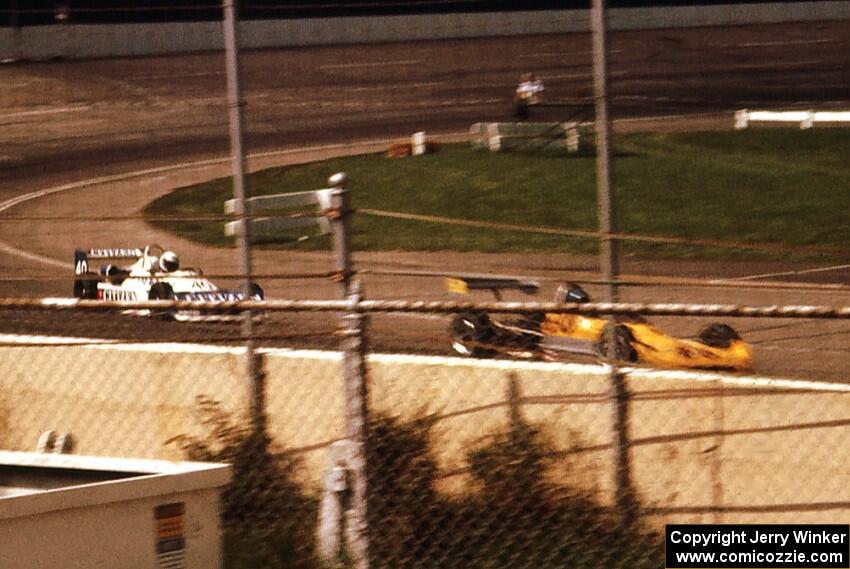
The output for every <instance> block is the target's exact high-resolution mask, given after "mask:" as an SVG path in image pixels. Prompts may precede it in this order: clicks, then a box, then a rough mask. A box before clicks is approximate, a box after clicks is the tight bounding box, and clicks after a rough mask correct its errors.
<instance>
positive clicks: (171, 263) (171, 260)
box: [159, 251, 180, 273]
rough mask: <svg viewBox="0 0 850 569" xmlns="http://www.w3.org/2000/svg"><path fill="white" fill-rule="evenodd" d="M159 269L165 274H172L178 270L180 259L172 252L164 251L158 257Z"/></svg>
mask: <svg viewBox="0 0 850 569" xmlns="http://www.w3.org/2000/svg"><path fill="white" fill-rule="evenodd" d="M159 268H160V269H162V270H163V271H164V272H166V273H172V272H174V271H176V270H177V269H179V268H180V259H179V258H178V257H177V253H175V252H174V251H165V252H164V253H163V254H162V255H161V256H160V257H159Z"/></svg>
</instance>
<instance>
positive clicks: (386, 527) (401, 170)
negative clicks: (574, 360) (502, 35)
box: [147, 130, 850, 569]
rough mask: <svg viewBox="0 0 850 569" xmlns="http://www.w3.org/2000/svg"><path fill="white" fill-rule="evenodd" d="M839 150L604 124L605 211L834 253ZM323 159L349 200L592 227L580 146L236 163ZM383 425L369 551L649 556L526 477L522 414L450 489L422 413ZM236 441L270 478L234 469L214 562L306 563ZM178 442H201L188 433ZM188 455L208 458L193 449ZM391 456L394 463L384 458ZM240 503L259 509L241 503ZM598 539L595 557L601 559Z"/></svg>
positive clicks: (401, 559) (286, 176)
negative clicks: (466, 491) (608, 188)
mask: <svg viewBox="0 0 850 569" xmlns="http://www.w3.org/2000/svg"><path fill="white" fill-rule="evenodd" d="M848 149H850V131H839V130H813V131H808V132H800V131H791V130H769V131H744V132H735V133H699V134H676V135H670V134H641V135H633V136H627V137H626V136H624V137H618V139H617V152H616V158H615V185H616V189H617V193H618V202H619V206H618V210H619V223H620V227H621V228H622V230H623V231H627V232H631V233H639V234H652V235H675V236H681V237H688V238H700V239H717V240H725V241H735V242H773V243H784V244H788V245H792V246H794V245H809V244H818V245H829V246H831V247H834V248H835V254H834V255H833V257H835V258H840V257H842V252H843V256H844V258H846V252H847V251H848V249H847V243H848V241H850V223H848V221H849V220H848V214H850V191H848V186H849V185H848V182H850V174H848V171H847V169H846V167H845V162H844V160H845V159H846V156H847V154H848V152H847V151H848ZM337 171H346V172H347V173H348V174H349V176H350V179H351V184H350V185H351V188H352V192H353V202H354V205H355V206H356V207H360V208H374V209H381V210H390V211H402V212H412V213H422V214H429V215H438V216H446V217H456V218H463V219H472V220H482V221H496V222H503V223H512V224H526V225H542V226H549V227H559V228H566V229H585V230H593V229H594V228H595V226H596V210H595V188H594V158H593V157H592V156H577V157H564V156H563V155H559V156H554V155H549V156H540V155H530V154H526V155H524V154H491V153H489V152H484V151H473V150H471V149H469V148H467V147H465V146H448V147H445V148H443V149H442V150H441V151H440V152H439V153H437V154H433V155H429V156H424V157H417V158H408V159H389V158H385V157H383V156H381V155H372V156H363V157H356V158H345V159H339V160H329V161H327V162H320V163H316V164H310V165H305V166H297V167H292V168H286V169H273V170H268V171H265V172H261V173H258V174H256V175H253V176H251V177H250V178H249V188H250V191H251V193H252V194H253V195H260V194H269V193H278V192H287V191H304V190H309V189H318V188H321V187H324V186H325V180H326V178H327V176H328V175H329V174H331V173H334V172H337ZM230 193H231V186H230V180H229V179H225V180H217V181H214V182H211V183H209V184H203V185H200V186H196V187H192V188H184V189H181V190H179V191H177V192H174V193H173V194H171V195H169V196H166V197H164V198H162V199H160V200H158V201H157V202H155V203H154V204H152V205H151V206H150V207H149V208H148V211H147V213H148V214H149V215H180V216H185V215H191V214H219V213H220V212H221V211H222V202H223V201H224V200H225V199H227V198H229V197H230ZM157 224H158V225H160V226H162V227H164V228H166V229H169V230H172V231H177V232H180V233H182V234H184V235H186V236H189V237H191V238H194V239H197V240H199V241H202V242H206V243H209V244H212V245H216V246H227V245H228V244H229V243H228V241H227V240H226V239H225V238H224V237H223V232H222V226H221V222H179V223H176V222H168V223H166V222H162V221H159V222H157ZM355 234H356V235H355V239H354V247H355V250H363V249H371V250H391V249H408V250H441V249H455V250H466V251H505V250H511V251H522V250H530V251H541V250H551V251H555V250H566V251H582V252H591V251H593V250H594V248H595V243H594V242H593V240H587V239H585V240H576V239H570V240H566V239H564V238H560V237H552V236H545V235H529V234H522V233H518V232H513V231H490V230H480V229H470V228H465V227H450V226H443V225H433V224H423V223H416V222H402V221H393V220H388V219H382V218H374V217H369V216H366V215H362V214H361V215H358V216H356V220H355ZM267 245H269V246H273V247H274V246H277V247H299V248H303V247H316V246H327V242H326V241H324V240H322V239H318V240H311V241H307V242H304V243H296V242H295V241H293V240H292V239H291V238H280V239H277V240H276V241H272V242H268V243H267ZM637 247H640V249H637ZM626 248H627V250H629V249H631V250H632V251H633V252H637V253H638V254H642V255H647V256H648V255H659V254H663V255H665V256H692V257H701V258H715V259H725V258H742V257H743V256H744V255H752V254H753V253H751V252H749V253H748V252H743V251H733V250H726V249H715V250H707V249H700V248H684V247H682V246H676V247H665V248H661V246H647V245H645V244H628V245H627V246H626ZM774 255H775V254H774ZM797 255H800V253H798V254H797ZM827 258H828V256H824V257H823V260H826V259H827ZM384 426H385V427H386V428H385V429H383V430H381V429H380V428H378V427H379V425H374V426H373V427H374V428H373V433H378V432H380V433H383V435H382V436H381V437H379V439H380V440H378V441H373V443H372V444H371V445H370V448H372V452H373V453H378V454H379V455H382V456H380V457H373V460H377V463H379V464H385V465H391V467H390V466H388V470H387V472H391V473H393V476H390V477H386V478H383V479H376V480H373V481H371V482H370V484H372V486H373V488H378V489H379V490H378V491H377V492H376V493H375V495H376V496H379V497H380V496H389V497H392V500H394V502H393V504H377V503H376V504H372V505H371V506H370V508H373V511H375V512H379V513H380V514H379V515H378V516H377V517H376V519H375V520H373V521H372V522H371V527H372V528H373V530H374V535H373V536H372V539H373V546H374V552H373V553H374V555H375V559H376V560H377V562H376V563H377V565H378V566H379V567H417V568H422V569H424V568H427V567H430V566H442V567H454V566H456V565H457V566H463V567H466V568H469V567H472V568H475V567H482V568H484V567H506V566H526V567H531V566H534V567H541V568H544V569H548V568H552V569H555V568H560V567H567V566H574V567H592V566H599V564H600V563H602V564H607V565H610V566H612V567H657V566H659V564H661V563H662V560H661V556H662V555H663V549H662V545H661V541H660V538H659V537H657V536H654V535H653V534H652V533H651V532H646V529H645V528H643V527H642V526H640V525H638V526H635V527H632V528H627V529H626V530H617V529H616V528H615V527H614V526H612V525H611V518H610V514H611V512H610V511H608V510H607V509H606V508H604V507H601V506H598V505H596V504H595V503H594V501H593V500H592V499H591V498H590V497H585V496H582V495H580V494H575V493H574V491H572V490H570V489H569V488H554V487H548V486H545V485H544V484H543V483H542V482H541V481H542V480H543V479H544V477H545V476H544V471H545V470H546V469H547V468H548V466H551V465H548V463H547V462H546V461H547V460H548V459H547V458H546V457H551V456H554V455H553V454H552V453H551V452H550V451H548V450H547V449H546V446H545V444H542V445H541V441H542V440H543V439H541V438H540V437H541V434H542V433H541V432H540V431H537V430H535V427H530V426H522V425H520V426H518V428H517V429H515V430H514V431H512V432H511V433H506V434H504V433H503V434H493V435H492V437H491V439H489V440H490V441H491V442H490V445H489V446H486V447H485V448H482V449H478V450H477V451H474V452H472V453H471V454H470V457H469V461H470V467H471V469H472V472H473V473H478V475H479V479H478V486H477V487H480V488H481V491H479V492H477V493H476V492H472V493H471V494H470V495H469V496H466V497H465V499H464V500H462V501H452V500H450V499H446V498H443V497H441V496H440V495H439V493H437V492H436V491H435V490H434V489H433V488H432V487H431V482H432V480H431V477H433V475H434V474H435V472H436V470H435V466H434V465H433V464H432V461H431V459H430V458H429V456H430V445H429V443H428V439H429V437H428V435H427V429H426V432H421V433H419V434H416V432H418V431H416V432H414V431H415V429H414V431H410V426H404V425H399V424H392V425H391V424H387V425H384ZM213 438H215V437H213ZM246 440H247V439H246ZM215 442H216V441H213V443H215ZM219 442H220V441H219ZM388 445H389V446H388ZM212 446H216V445H214V444H213V445H212ZM231 446H232V445H231ZM242 446H243V445H242V443H239V444H237V445H236V446H235V447H233V448H230V447H228V446H227V445H225V447H224V449H225V450H227V452H226V453H225V455H226V456H224V455H223V456H216V457H214V458H217V459H221V458H226V459H228V460H234V459H235V462H236V463H237V464H239V463H240V460H239V459H240V456H243V455H244V458H246V459H247V462H246V463H245V465H247V469H248V470H247V471H248V472H256V473H257V476H259V477H260V478H261V479H264V476H265V475H264V474H262V473H263V472H266V470H268V471H269V473H271V472H272V471H273V475H272V476H269V477H268V479H269V480H277V482H275V483H269V484H266V483H265V482H262V480H260V479H258V480H251V481H250V484H248V485H247V486H243V487H240V486H233V487H232V488H230V489H229V490H228V491H227V494H226V504H227V505H228V507H229V508H230V509H229V510H228V512H230V515H226V516H225V528H226V536H227V547H226V552H227V561H228V562H227V565H228V567H231V568H234V569H236V568H249V567H258V566H269V565H278V564H285V565H287V566H292V567H302V568H304V569H319V568H320V567H321V565H322V564H321V563H318V562H317V561H316V559H315V554H314V553H313V552H311V551H310V550H309V549H310V544H311V543H312V535H313V531H314V529H313V524H314V523H315V515H316V511H317V510H316V508H317V505H316V504H315V503H313V502H312V501H311V499H308V498H306V497H305V496H303V495H302V491H301V490H300V489H299V487H298V485H297V483H295V482H293V483H291V484H290V483H288V482H287V483H286V484H284V485H283V486H281V484H282V483H281V480H288V475H287V474H286V472H288V471H286V472H283V471H281V472H278V470H279V469H280V468H281V466H280V465H279V464H277V463H274V464H272V463H271V462H270V463H269V464H268V465H266V470H262V469H258V467H257V464H258V462H257V457H256V454H255V453H253V452H250V453H247V454H246V453H244V452H241V451H239V449H240V448H242ZM191 448H194V449H195V450H196V451H197V450H198V449H201V450H203V449H207V448H208V447H207V446H206V445H200V446H198V445H197V444H196V445H195V446H194V447H191ZM191 448H190V450H191ZM209 448H212V447H209ZM246 448H247V447H246ZM228 449H230V450H228ZM234 449H236V450H234ZM231 451H233V452H231ZM231 455H232V456H231ZM189 456H190V457H193V458H205V459H209V458H210V457H209V456H206V455H203V454H202V455H197V453H195V454H194V455H193V454H192V453H190V454H189ZM392 460H395V461H396V462H389V463H388V462H387V461H392ZM482 461H483V462H482ZM408 462H409V464H408ZM479 463H480V464H479ZM423 464H424V465H426V466H427V467H423ZM508 465H510V466H508ZM517 465H518V466H517ZM414 466H415V468H414ZM239 479H240V478H238V477H237V480H239ZM387 484H390V486H389V487H388V486H386V485H387ZM405 485H406V487H405ZM411 485H412V486H411ZM396 486H398V487H396ZM257 487H263V488H264V489H265V490H264V491H265V492H266V494H267V497H266V498H265V499H264V500H262V501H259V502H258V501H257V500H256V498H255V497H252V496H253V494H251V493H252V492H254V491H255V490H256V488H257ZM246 492H248V494H245V493H246ZM243 494H244V495H243ZM249 494H250V495H249ZM390 505H391V506H392V507H391V508H390V507H389V506H390ZM269 508H271V510H269ZM231 510H232V511H231ZM255 510H256V512H255ZM278 510H279V512H278ZM270 511H271V512H277V515H276V516H274V518H275V519H276V520H277V522H275V524H276V525H275V524H273V525H271V526H270V525H269V524H268V520H266V518H265V517H264V516H266V515H267V514H268V513H269V512H270ZM252 512H254V513H256V515H258V516H260V518H258V519H257V520H254V517H253V516H254V513H252ZM293 512H300V513H299V514H298V515H297V516H295V517H296V518H297V521H295V522H286V520H288V519H289V518H291V517H292V516H291V514H292V513H293ZM521 512H526V513H527V514H529V515H530V516H531V518H528V519H526V518H525V517H524V516H523V515H521ZM532 518H533V519H532ZM252 520H253V521H252ZM255 522H257V523H255ZM524 524H526V525H524ZM443 527H446V528H449V530H448V532H446V531H444V530H442V529H440V528H443ZM405 528H406V529H405ZM402 530H404V531H407V532H408V533H404V531H402ZM534 530H536V531H534ZM447 539H448V541H445V540H447ZM401 543H403V544H406V545H405V548H402V549H398V550H396V548H395V547H396V546H395V545H393V544H401ZM305 547H306V548H307V550H304V549H303V548H305ZM410 547H412V548H413V549H410ZM411 554H413V556H412V557H411V556H410V555H411ZM606 554H607V555H608V556H609V557H608V558H607V561H602V560H603V558H604V556H605V555H606ZM517 556H518V557H517ZM341 565H342V566H345V565H346V564H345V563H342V564H341Z"/></svg>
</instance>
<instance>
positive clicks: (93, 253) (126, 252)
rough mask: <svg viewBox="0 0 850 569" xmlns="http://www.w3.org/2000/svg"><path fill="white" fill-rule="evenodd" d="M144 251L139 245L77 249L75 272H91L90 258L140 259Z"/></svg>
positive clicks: (78, 273)
mask: <svg viewBox="0 0 850 569" xmlns="http://www.w3.org/2000/svg"><path fill="white" fill-rule="evenodd" d="M142 255H144V251H143V250H142V249H139V248H137V247H130V248H127V247H110V248H105V249H103V248H102V249H89V250H88V251H85V250H83V249H77V250H76V251H74V274H77V275H82V274H85V273H87V272H89V259H114V260H119V259H138V258H139V257H141V256H142Z"/></svg>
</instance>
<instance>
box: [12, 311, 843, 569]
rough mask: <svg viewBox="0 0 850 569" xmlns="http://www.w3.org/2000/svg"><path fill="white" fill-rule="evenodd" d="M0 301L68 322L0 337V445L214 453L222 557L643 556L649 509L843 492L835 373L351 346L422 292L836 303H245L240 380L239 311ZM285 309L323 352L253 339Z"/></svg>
mask: <svg viewBox="0 0 850 569" xmlns="http://www.w3.org/2000/svg"><path fill="white" fill-rule="evenodd" d="M158 302H159V304H156V303H154V304H153V305H152V306H156V307H157V308H160V307H161V305H162V303H163V301H158ZM166 303H167V304H168V303H170V304H171V305H174V306H180V307H183V308H185V307H186V303H183V304H180V303H174V302H171V301H166ZM0 304H2V307H1V308H0V312H2V314H0V317H2V318H4V319H5V320H7V321H9V320H15V321H17V322H19V323H20V325H21V326H22V327H23V328H28V329H36V330H37V329H40V328H44V327H45V326H46V325H48V324H49V326H52V327H53V329H54V330H55V329H62V328H64V327H73V326H79V325H80V323H81V322H84V323H85V328H86V329H87V330H88V332H89V334H88V335H86V336H83V335H82V334H81V335H80V337H72V336H68V335H65V336H59V335H34V334H17V335H14V336H12V335H7V336H6V337H4V338H2V343H0V358H2V361H3V369H4V373H3V374H2V380H0V381H2V383H3V385H2V390H0V393H2V395H0V425H2V429H0V447H1V448H3V449H8V450H34V449H35V448H36V447H37V446H39V447H40V449H41V450H43V451H53V452H68V451H70V452H74V453H78V454H85V455H112V456H128V457H140V458H142V457H143V458H165V459H171V460H183V459H192V460H203V461H223V462H230V463H232V464H233V465H234V472H235V475H234V481H233V483H232V484H231V485H230V486H229V487H228V488H227V489H226V491H225V493H224V495H223V503H222V513H223V519H224V528H225V555H226V560H227V566H228V567H271V566H281V565H286V566H298V567H320V566H325V565H326V564H328V563H330V564H334V563H340V564H343V565H349V564H350V565H356V566H363V567H365V566H371V567H431V566H433V567H454V566H458V567H460V566H465V567H470V566H473V567H506V566H528V567H563V566H578V567H583V566H587V567H591V566H592V567H596V566H617V567H634V566H639V567H644V566H645V567H658V566H660V565H661V563H662V561H661V559H662V553H663V547H662V542H661V538H660V537H659V533H658V532H659V531H660V529H661V528H662V527H663V524H664V523H668V522H725V523H735V522H755V521H758V522H760V523H765V522H775V523H779V522H790V521H795V522H800V521H807V522H816V521H817V522H830V521H831V522H834V521H837V520H841V519H845V518H846V515H847V512H848V510H850V495H848V490H847V484H846V472H847V464H846V462H847V461H846V459H845V458H844V456H843V454H842V453H840V452H836V449H840V448H841V444H842V441H843V439H844V438H845V437H846V435H847V429H848V427H850V399H848V397H850V387H848V385H847V384H846V382H844V383H841V382H833V383H829V382H821V381H818V379H819V378H816V377H814V378H811V381H803V380H793V379H788V380H781V379H767V378H760V377H756V376H753V375H752V374H745V373H736V374H730V373H718V372H711V371H700V372H694V371H675V370H658V369H652V368H650V367H646V366H640V365H639V366H636V367H635V366H632V367H621V368H619V370H618V371H619V377H621V378H622V381H623V383H622V388H623V389H620V390H616V389H614V387H613V386H612V383H611V379H610V373H609V372H610V369H609V366H607V365H599V363H598V362H596V361H594V360H593V358H585V360H583V361H576V362H569V361H567V362H546V361H541V359H540V358H531V360H530V361H516V360H512V359H507V358H504V357H496V358H491V359H476V358H466V359H461V358H456V357H445V356H438V355H434V356H428V355H420V356H413V355H392V354H378V353H374V352H373V351H372V350H370V349H369V347H368V339H369V336H370V334H369V323H370V319H375V320H379V319H380V318H382V317H385V315H386V314H388V313H392V314H396V316H397V317H398V318H399V319H402V318H407V317H413V318H414V319H415V318H416V317H421V316H423V315H424V314H426V313H430V314H431V315H432V316H433V317H435V318H441V319H443V320H444V324H445V326H446V329H448V326H449V322H450V321H451V318H452V317H453V316H454V315H455V314H456V313H459V312H461V311H464V310H466V311H468V310H469V309H470V307H474V308H478V309H481V310H487V311H490V313H492V314H493V315H494V316H493V317H494V318H496V315H497V314H498V313H504V312H508V313H511V312H512V313H528V314H534V313H537V312H539V311H540V310H541V309H543V310H546V311H550V312H555V313H558V312H560V313H581V312H587V313H596V314H604V313H607V314H614V315H616V314H626V313H630V314H635V313H644V314H648V315H650V316H651V317H659V316H663V315H666V316H668V317H669V316H670V315H689V316H690V317H694V315H699V314H705V315H709V316H714V317H716V316H717V315H721V314H722V315H725V316H728V317H743V316H746V317H747V318H748V319H750V320H748V321H749V322H757V323H759V324H765V323H767V324H776V323H778V322H784V323H787V322H800V323H802V324H810V323H814V322H821V323H823V324H824V325H827V326H832V327H833V328H832V330H833V332H832V333H833V334H836V335H838V336H839V337H846V334H848V329H847V319H848V318H850V310H848V309H847V308H840V307H839V308H832V307H825V306H823V307H755V306H752V307H747V306H738V307H733V306H724V305H711V306H709V305H635V304H622V305H616V304H601V303H600V304H578V305H556V304H553V303H525V304H520V303H509V302H501V303H457V302H431V303H421V302H420V303H417V302H409V301H378V300H374V301H372V300H363V301H360V302H356V301H352V300H351V299H349V300H347V301H266V302H262V303H259V302H255V303H253V304H252V303H243V305H244V306H243V307H247V308H251V309H252V312H254V313H256V312H257V309H258V307H260V306H262V308H263V311H264V316H265V320H264V321H263V322H262V323H261V324H259V325H257V326H256V327H255V328H254V330H255V332H256V334H257V338H265V340H264V341H260V342H259V343H257V344H256V346H257V347H256V349H255V350H254V356H253V357H255V358H256V362H255V365H254V366H253V367H252V369H256V370H257V376H256V377H254V378H248V377H246V371H245V370H246V369H247V368H248V366H246V365H245V364H246V361H245V358H246V357H247V356H246V350H245V347H244V345H243V344H241V342H242V341H244V340H245V338H244V337H242V336H241V332H240V327H239V325H238V323H227V324H223V323H220V324H211V323H210V324H206V325H204V324H200V323H199V324H191V323H181V322H169V321H165V320H162V319H150V318H149V317H139V316H128V315H125V314H121V313H119V312H117V311H116V310H115V308H114V307H113V306H120V307H121V310H123V311H126V310H127V309H128V307H132V308H138V307H137V306H135V305H131V304H128V303H123V304H120V303H119V304H115V303H104V302H102V301H77V302H76V303H66V305H64V306H59V305H56V304H50V303H47V304H45V303H44V302H43V301H38V300H21V299H17V300H12V299H9V300H6V301H4V302H3V303H0ZM142 304H145V303H142ZM147 304H150V303H147ZM192 307H193V308H194V309H197V310H199V311H201V312H202V313H203V312H204V311H206V310H209V311H220V310H221V309H222V307H221V306H220V305H219V306H215V305H213V304H203V303H194V304H193V305H192ZM231 308H232V307H231ZM346 314H348V316H345V315H346ZM399 315H400V316H399ZM780 318H781V319H782V320H779V319H780ZM298 319H307V320H312V321H314V322H319V323H321V325H317V324H314V327H313V329H314V330H315V334H314V336H315V337H317V338H319V337H321V338H322V339H323V342H325V345H326V346H327V347H334V346H336V347H337V348H342V351H339V350H338V349H334V350H316V349H312V348H310V347H305V348H301V349H296V348H283V347H275V346H274V345H273V342H272V341H270V340H269V339H270V338H275V337H276V335H277V334H279V332H280V331H281V330H287V329H290V330H291V327H292V326H293V323H295V322H297V321H298ZM414 322H415V320H414ZM408 325H409V324H408ZM143 329H144V330H145V332H144V333H142V332H141V330H143ZM133 334H135V337H133ZM284 335H285V336H287V337H289V336H290V335H289V334H284ZM121 336H124V338H121ZM96 337H101V338H102V339H99V340H93V339H90V338H96ZM128 338H131V339H128ZM446 341H448V333H447V337H446ZM762 349H763V347H762ZM845 372H846V370H845ZM618 414H620V415H621V416H618ZM618 425H625V426H626V429H625V431H621V430H620V428H619V427H618ZM620 443H624V446H623V445H621V444H620ZM623 449H625V452H623Z"/></svg>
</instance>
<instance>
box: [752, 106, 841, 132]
mask: <svg viewBox="0 0 850 569" xmlns="http://www.w3.org/2000/svg"><path fill="white" fill-rule="evenodd" d="M751 122H790V123H799V124H800V128H801V129H806V128H812V127H813V126H814V124H815V123H816V122H821V123H842V122H846V123H850V111H750V110H748V109H742V110H740V111H737V112H736V113H735V129H736V130H741V129H744V128H747V127H748V126H749V125H750V123H751Z"/></svg>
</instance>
